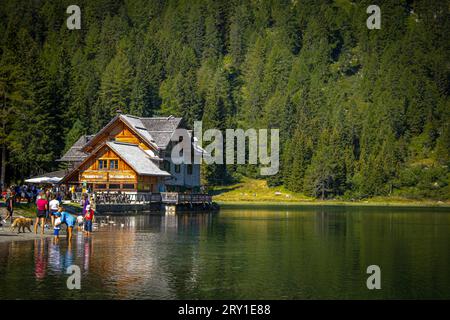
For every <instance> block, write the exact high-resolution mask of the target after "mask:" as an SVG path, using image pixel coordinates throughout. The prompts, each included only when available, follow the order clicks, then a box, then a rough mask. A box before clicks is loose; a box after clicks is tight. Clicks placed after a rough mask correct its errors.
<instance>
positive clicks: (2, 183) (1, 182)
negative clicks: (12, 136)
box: [0, 144, 6, 189]
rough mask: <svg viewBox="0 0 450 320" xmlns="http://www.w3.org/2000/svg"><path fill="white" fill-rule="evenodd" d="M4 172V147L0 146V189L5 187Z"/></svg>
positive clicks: (3, 145)
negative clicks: (0, 151) (0, 149)
mask: <svg viewBox="0 0 450 320" xmlns="http://www.w3.org/2000/svg"><path fill="white" fill-rule="evenodd" d="M5 172H6V147H5V144H2V168H1V175H0V189H3V188H4V187H5Z"/></svg>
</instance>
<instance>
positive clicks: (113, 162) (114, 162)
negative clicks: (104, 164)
mask: <svg viewBox="0 0 450 320" xmlns="http://www.w3.org/2000/svg"><path fill="white" fill-rule="evenodd" d="M117 169H119V160H117V159H116V160H109V170H117Z"/></svg>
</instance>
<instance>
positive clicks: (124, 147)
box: [59, 141, 171, 183]
mask: <svg viewBox="0 0 450 320" xmlns="http://www.w3.org/2000/svg"><path fill="white" fill-rule="evenodd" d="M105 146H107V147H109V148H110V149H111V150H113V151H114V152H115V153H116V154H117V156H119V157H120V158H121V159H122V160H123V161H125V162H126V163H127V164H128V165H129V166H130V167H131V168H132V169H133V170H134V171H136V173H137V174H139V175H148V176H171V174H170V173H168V172H167V171H164V170H161V169H160V168H159V167H158V165H157V164H155V163H154V162H153V161H152V157H151V156H150V155H149V154H148V153H147V152H145V151H144V150H142V149H141V148H140V147H139V146H138V145H136V144H131V143H125V142H117V141H108V142H104V143H102V144H101V145H100V146H98V147H97V148H96V149H95V150H94V151H93V152H92V153H90V154H89V155H88V156H86V157H85V158H84V159H83V161H81V162H80V163H79V164H78V165H77V166H76V167H75V168H74V169H73V170H72V171H70V172H68V173H67V174H66V175H65V176H64V178H62V179H61V181H60V182H59V183H64V182H66V181H67V179H69V178H70V177H71V176H72V175H73V174H75V173H76V172H78V171H79V170H80V168H81V167H82V166H83V164H85V163H86V162H87V161H88V160H89V159H90V158H92V157H95V156H96V154H97V152H98V151H99V150H101V149H102V148H104V147H105ZM153 159H154V161H160V160H161V159H160V158H158V157H154V158H153Z"/></svg>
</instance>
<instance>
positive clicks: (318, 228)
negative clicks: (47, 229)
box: [0, 207, 450, 299]
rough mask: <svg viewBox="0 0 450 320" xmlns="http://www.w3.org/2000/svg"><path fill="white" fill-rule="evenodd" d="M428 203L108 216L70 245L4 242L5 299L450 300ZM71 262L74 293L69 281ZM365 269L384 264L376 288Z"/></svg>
mask: <svg viewBox="0 0 450 320" xmlns="http://www.w3.org/2000/svg"><path fill="white" fill-rule="evenodd" d="M427 210H428V211H414V210H409V211H406V212H404V211H402V210H398V209H395V210H393V209H383V210H380V209H376V210H375V209H370V208H366V209H360V208H359V209H358V208H324V207H321V208H300V209H298V208H292V207H288V208H286V207H284V208H275V209H268V208H265V209H261V208H248V207H247V208H234V209H225V210H222V211H221V212H220V214H218V215H217V214H198V213H196V214H177V215H166V216H164V215H140V216H112V215H111V216H109V217H102V218H101V219H100V221H99V230H98V231H97V232H94V234H93V235H92V236H91V237H85V236H84V235H83V234H82V233H78V234H75V235H74V239H73V241H72V243H71V244H69V243H67V240H66V239H65V237H64V236H62V237H61V240H60V241H59V243H55V242H54V241H52V239H39V240H35V241H31V242H26V241H25V242H11V243H7V244H5V243H4V244H0V283H2V286H0V298H1V297H8V298H13V299H14V298H36V297H38V298H62V299H84V298H116V299H124V298H150V299H177V298H190V299H200V298H208V299H218V298H223V299H239V298H247V299H279V298H288V299H297V298H301V299H305V298H383V297H384V298H423V297H428V298H443V297H447V298H448V297H450V274H449V272H448V270H449V268H448V267H449V263H450V233H449V230H450V214H448V212H436V211H433V210H429V209H427ZM72 264H76V265H78V266H79V267H80V269H81V270H82V281H81V285H82V290H79V291H78V290H74V291H70V290H67V287H66V280H67V275H66V274H65V270H66V268H67V267H68V266H70V265H72ZM370 264H377V265H380V267H381V269H382V273H383V281H384V282H383V286H382V287H383V290H381V291H378V292H369V291H368V290H367V289H366V287H365V280H366V277H367V276H366V273H365V269H366V267H367V266H368V265H370ZM30 280H32V281H31V282H30ZM30 283H33V284H32V285H30ZM3 284H4V285H3Z"/></svg>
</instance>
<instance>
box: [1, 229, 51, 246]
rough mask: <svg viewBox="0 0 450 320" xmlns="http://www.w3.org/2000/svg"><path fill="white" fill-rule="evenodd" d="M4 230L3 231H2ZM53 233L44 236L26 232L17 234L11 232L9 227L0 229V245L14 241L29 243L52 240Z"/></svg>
mask: <svg viewBox="0 0 450 320" xmlns="http://www.w3.org/2000/svg"><path fill="white" fill-rule="evenodd" d="M2 229H3V230H2ZM52 236H53V233H50V232H48V230H47V232H46V233H44V234H40V233H38V234H35V233H34V232H28V231H25V233H23V232H21V233H17V230H16V231H11V230H10V229H9V225H8V226H3V228H2V227H0V244H1V243H8V242H14V241H28V240H38V239H46V238H51V237H52Z"/></svg>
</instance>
